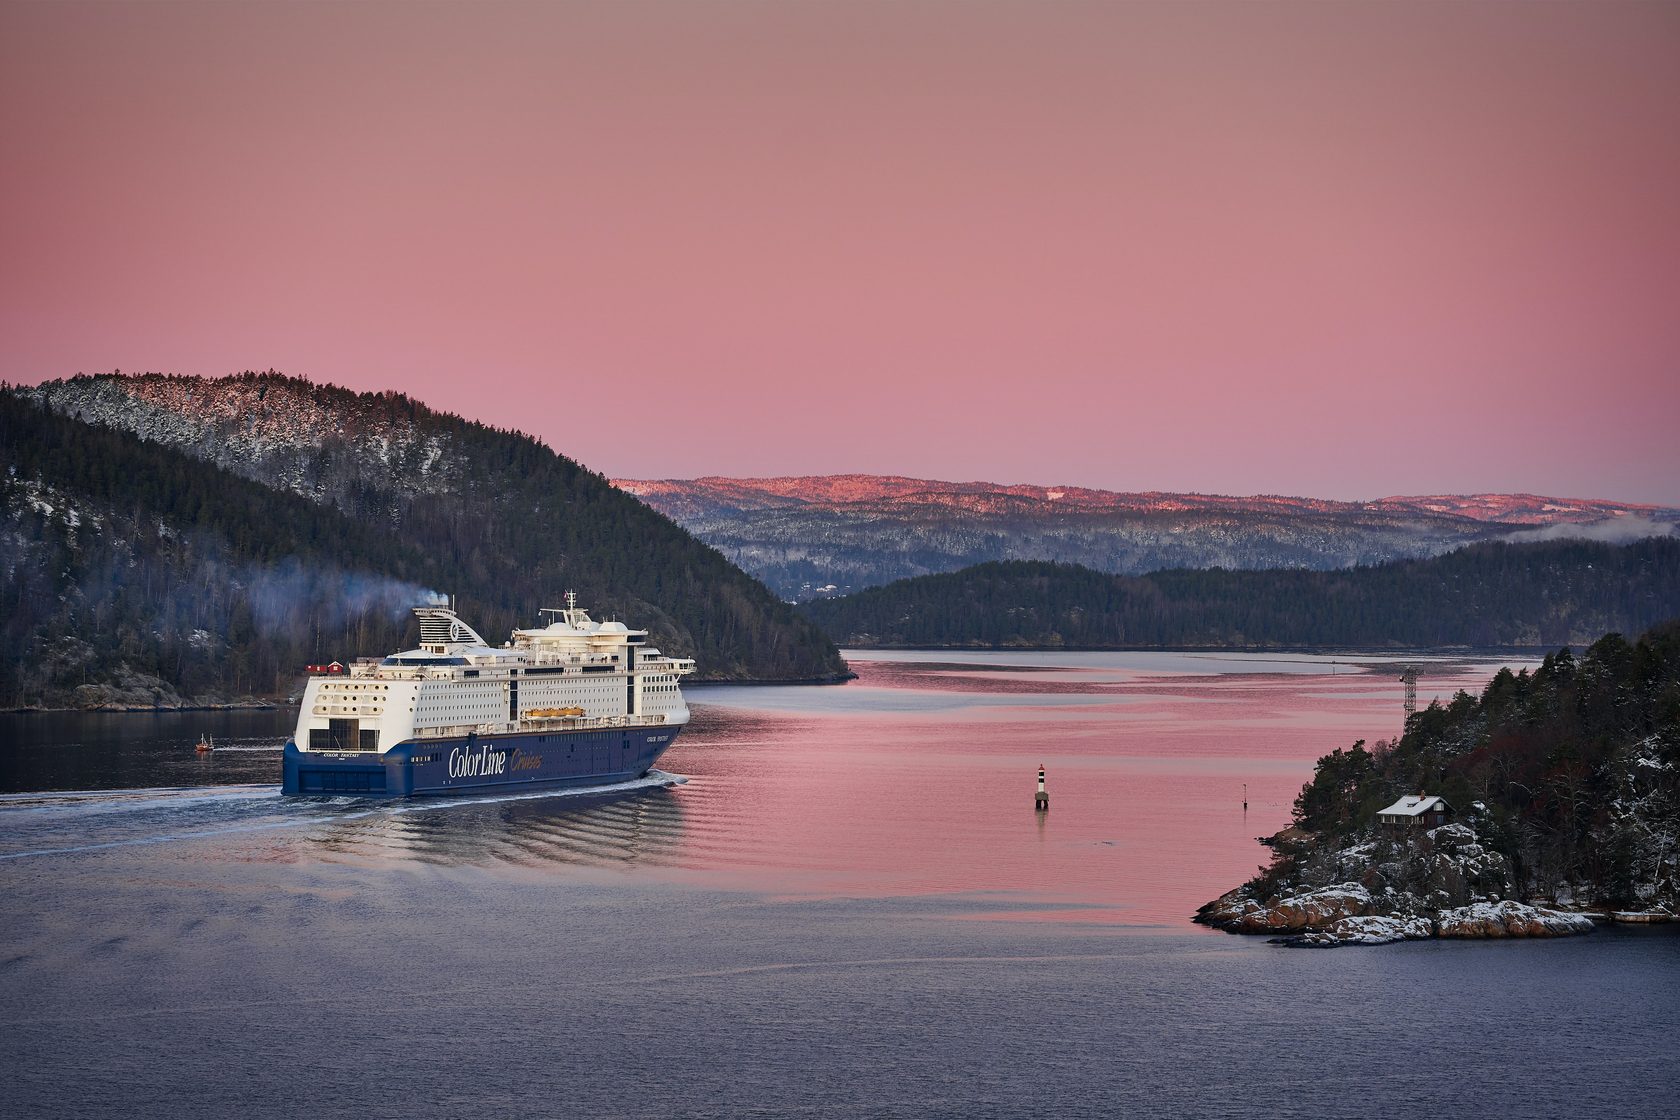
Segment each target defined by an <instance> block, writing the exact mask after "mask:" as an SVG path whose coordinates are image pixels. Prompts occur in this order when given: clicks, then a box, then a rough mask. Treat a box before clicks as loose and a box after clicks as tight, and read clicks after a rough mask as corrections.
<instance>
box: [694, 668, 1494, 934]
mask: <svg viewBox="0 0 1680 1120" xmlns="http://www.w3.org/2000/svg"><path fill="white" fill-rule="evenodd" d="M898 656H900V657H901V656H902V655H898ZM927 656H928V662H929V663H930V664H921V665H918V664H916V663H913V662H911V663H907V662H905V661H902V660H898V659H896V658H895V660H893V661H890V662H889V661H865V660H859V661H854V663H853V668H854V670H856V671H857V672H858V675H859V679H858V680H857V681H855V682H852V683H851V684H848V685H846V686H843V687H840V688H833V689H810V688H805V689H779V688H778V689H720V690H699V691H697V693H696V695H695V698H694V705H695V711H696V718H695V721H694V725H693V726H692V727H691V728H690V730H689V733H688V734H687V735H685V736H684V737H683V738H682V739H681V740H679V742H678V745H677V746H676V747H675V748H674V749H673V750H672V751H671V753H670V754H669V755H668V756H667V759H666V762H665V763H662V765H664V766H665V767H666V768H668V769H672V770H675V771H678V772H681V773H684V774H687V775H690V777H691V778H692V781H691V783H690V784H689V785H688V786H687V787H685V788H684V789H683V790H682V792H681V795H680V799H681V802H682V805H683V822H684V823H683V842H682V851H681V853H680V858H679V861H678V862H679V863H680V864H681V865H682V866H683V867H685V868H688V869H691V870H694V871H700V872H705V873H727V874H728V875H729V876H730V877H731V878H735V879H737V880H744V881H745V882H746V883H748V884H750V885H752V886H754V887H756V888H759V889H764V890H770V891H774V892H781V893H789V894H799V895H805V894H820V895H834V896H853V895H858V896H904V895H931V896H950V897H951V900H952V902H953V903H954V904H955V903H956V902H958V901H959V900H966V899H973V900H980V901H986V902H991V903H1002V904H1003V906H1004V909H1005V912H1009V911H1010V910H1013V911H1014V912H1016V913H1019V914H1021V915H1030V916H1034V917H1046V916H1049V917H1063V918H1067V919H1071V920H1078V921H1100V922H1121V923H1128V924H1142V925H1166V926H1170V927H1172V928H1175V929H1177V928H1183V926H1184V924H1185V922H1186V920H1187V918H1188V916H1189V915H1190V914H1191V913H1192V912H1193V911H1194V910H1195V908H1196V907H1197V906H1199V905H1200V904H1201V903H1203V902H1205V901H1207V900H1208V899H1210V898H1212V897H1214V896H1216V895H1217V894H1219V893H1221V892H1222V891H1224V890H1226V889H1228V888H1229V887H1231V886H1234V885H1236V884H1237V883H1239V882H1241V881H1242V880H1243V879H1245V878H1246V877H1247V876H1248V875H1250V874H1252V873H1253V871H1254V870H1255V868H1256V867H1257V866H1259V865H1260V863H1261V862H1263V861H1264V860H1265V859H1266V857H1267V854H1268V853H1267V851H1266V850H1265V849H1264V848H1262V847H1261V846H1260V845H1259V844H1257V843H1256V842H1255V838H1256V837H1258V836H1261V835H1265V834H1268V833H1271V832H1274V831H1276V830H1278V829H1279V828H1282V827H1283V826H1284V825H1285V824H1286V823H1287V821H1288V818H1289V810H1290V806H1291V804H1292V802H1293V800H1294V797H1295V794H1296V793H1297V791H1298V790H1299V789H1300V786H1301V783H1302V782H1303V781H1304V780H1305V779H1306V778H1307V777H1308V776H1309V775H1310V774H1311V770H1312V764H1313V762H1314V760H1316V759H1317V758H1318V757H1319V756H1320V755H1323V754H1325V753H1326V752H1328V751H1330V750H1332V749H1333V748H1336V747H1346V746H1348V745H1349V744H1351V743H1352V742H1353V741H1354V740H1356V739H1367V740H1376V739H1379V738H1385V737H1391V736H1393V735H1395V734H1396V733H1398V732H1399V730H1400V727H1401V717H1402V710H1401V693H1400V687H1399V685H1398V683H1397V682H1395V681H1394V679H1393V678H1394V673H1392V672H1390V671H1389V670H1388V667H1387V666H1384V665H1379V666H1377V667H1375V668H1374V669H1372V670H1370V671H1368V672H1365V671H1357V670H1350V669H1349V668H1348V667H1347V666H1346V665H1345V664H1344V665H1338V666H1335V667H1334V668H1335V672H1333V673H1332V672H1331V671H1329V670H1330V669H1331V666H1330V665H1329V664H1328V662H1327V661H1326V662H1325V663H1324V664H1323V665H1322V666H1311V665H1309V666H1306V667H1305V669H1303V667H1302V666H1301V665H1299V664H1292V665H1289V666H1288V667H1287V668H1286V669H1284V671H1276V672H1268V671H1265V668H1266V667H1265V666H1264V665H1261V664H1254V663H1249V664H1242V665H1240V666H1236V667H1231V666H1228V665H1221V664H1219V663H1217V662H1213V661H1210V662H1208V663H1207V666H1206V668H1207V669H1208V670H1209V671H1208V672H1206V673H1204V674H1203V675H1193V674H1190V673H1185V672H1175V673H1169V674H1162V673H1160V672H1158V671H1154V670H1153V669H1152V668H1151V667H1150V666H1149V665H1148V664H1147V657H1146V655H1138V657H1139V658H1140V659H1142V662H1143V663H1142V664H1141V667H1138V668H1129V667H1127V666H1126V665H1125V664H1123V663H1122V662H1123V661H1124V658H1125V657H1126V656H1127V655H1110V657H1109V662H1110V663H1108V664H1104V665H1090V664H1080V663H1078V662H1079V660H1080V655H1067V656H1066V658H1065V659H1058V658H1056V657H1054V656H1048V655H1036V654H1032V655H1021V660H1022V662H1023V666H1022V668H1024V669H1026V670H1027V671H1020V670H1019V669H1012V668H1007V667H1000V666H999V665H997V664H987V665H984V666H976V667H965V666H960V665H952V664H950V663H949V661H948V660H947V661H940V659H939V655H935V654H930V655H927ZM1502 663H1503V662H1498V663H1495V662H1474V661H1459V662H1438V663H1434V664H1431V665H1430V666H1429V667H1428V668H1427V669H1426V671H1425V674H1424V680H1423V682H1422V685H1421V686H1420V696H1421V697H1422V698H1423V699H1424V701H1425V702H1427V700H1428V698H1429V697H1430V696H1433V695H1437V694H1438V695H1440V696H1442V697H1443V698H1445V697H1447V696H1450V695H1451V693H1452V692H1453V691H1454V690H1455V689H1457V688H1459V687H1465V688H1469V689H1472V690H1477V689H1479V688H1480V687H1481V686H1482V684H1484V683H1485V681H1486V680H1487V679H1488V677H1490V676H1491V675H1492V674H1493V672H1495V671H1496V669H1497V667H1498V664H1502ZM1319 669H1323V670H1324V671H1318V670H1319ZM1040 764H1043V765H1044V766H1045V767H1046V768H1047V769H1048V773H1049V789H1050V795H1051V808H1050V812H1049V813H1048V814H1037V813H1035V812H1034V810H1033V797H1032V794H1033V784H1034V778H1035V776H1036V769H1037V767H1038V766H1039V765H1040ZM1244 783H1247V786H1248V801H1249V804H1248V809H1247V811H1246V812H1245V811H1244V809H1243V806H1242V800H1243V785H1244ZM987 912H988V913H994V912H995V911H991V910H988V911H987Z"/></svg>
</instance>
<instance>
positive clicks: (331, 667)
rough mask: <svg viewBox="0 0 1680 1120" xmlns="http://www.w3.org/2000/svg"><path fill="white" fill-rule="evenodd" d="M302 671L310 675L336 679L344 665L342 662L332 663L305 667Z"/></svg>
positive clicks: (342, 670)
mask: <svg viewBox="0 0 1680 1120" xmlns="http://www.w3.org/2000/svg"><path fill="white" fill-rule="evenodd" d="M304 669H306V670H307V671H308V672H310V673H316V674H325V675H327V676H329V677H336V676H339V675H340V674H342V673H343V672H344V663H343V662H342V661H332V662H329V663H327V664H325V665H305V666H304Z"/></svg>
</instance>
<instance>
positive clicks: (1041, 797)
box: [1033, 766, 1050, 813]
mask: <svg viewBox="0 0 1680 1120" xmlns="http://www.w3.org/2000/svg"><path fill="white" fill-rule="evenodd" d="M1033 809H1034V810H1036V811H1037V812H1040V813H1047V812H1049V811H1050V795H1049V794H1048V793H1046V792H1044V767H1042V766H1040V767H1039V768H1038V793H1036V794H1034V795H1033Z"/></svg>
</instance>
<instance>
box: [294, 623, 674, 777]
mask: <svg viewBox="0 0 1680 1120" xmlns="http://www.w3.org/2000/svg"><path fill="white" fill-rule="evenodd" d="M414 613H415V614H417V615H419V616H420V646H419V648H418V649H411V650H406V651H404V652H402V653H394V654H392V655H391V656H389V657H386V658H383V659H379V658H366V659H363V660H360V661H358V662H356V663H354V664H352V665H350V666H348V667H347V669H346V670H345V671H343V672H332V673H327V674H323V675H319V676H311V677H310V678H309V684H308V686H307V687H305V689H304V691H303V701H302V708H301V710H300V711H299V713H298V723H297V732H296V734H295V735H294V736H293V737H292V739H291V740H290V741H288V742H287V743H286V753H285V763H284V771H283V773H284V777H283V783H282V790H283V792H285V793H289V794H306V795H328V796H331V795H343V794H349V795H355V796H366V797H409V796H418V795H438V794H459V793H472V792H479V791H516V790H523V789H543V788H550V787H556V788H557V787H564V786H590V785H608V784H611V783H614V782H623V781H629V780H631V779H634V778H638V777H641V776H642V775H644V774H646V773H647V772H648V770H649V769H651V768H652V766H653V764H654V761H655V760H656V759H657V758H658V757H659V756H660V754H661V753H663V752H664V750H665V749H666V748H667V747H669V746H670V745H671V741H672V740H673V739H675V738H676V737H677V733H678V732H679V731H681V730H682V728H683V725H684V724H686V723H687V722H688V705H687V703H685V702H684V700H683V697H682V691H681V689H680V688H679V687H678V685H679V682H680V681H681V679H682V678H683V677H685V676H687V675H688V674H689V673H692V672H694V662H693V661H692V660H690V659H689V658H685V657H667V656H665V655H664V654H662V653H660V652H659V651H658V650H657V649H654V648H653V647H651V646H649V645H648V644H647V631H646V630H631V629H630V628H628V627H626V626H625V625H624V624H623V623H621V622H596V621H594V620H592V619H591V618H590V617H589V614H588V612H586V611H584V610H581V609H579V608H578V605H577V596H576V595H574V594H572V593H570V592H567V594H566V607H565V609H564V610H553V611H544V612H543V613H544V614H547V615H550V616H554V617H553V618H552V621H550V622H549V624H548V625H546V626H542V627H539V628H536V629H531V630H515V631H514V632H513V637H512V640H510V641H509V642H507V643H506V644H504V645H502V646H501V647H499V648H498V647H495V646H491V645H490V644H489V643H487V642H486V641H485V640H484V639H483V638H481V637H479V636H478V634H477V633H476V632H475V631H474V630H473V629H472V627H470V626H468V625H467V624H466V623H465V622H463V621H461V619H460V617H459V616H458V615H456V613H455V611H454V610H453V609H452V608H449V607H417V608H415V611H414ZM334 668H335V669H337V668H339V667H338V666H334Z"/></svg>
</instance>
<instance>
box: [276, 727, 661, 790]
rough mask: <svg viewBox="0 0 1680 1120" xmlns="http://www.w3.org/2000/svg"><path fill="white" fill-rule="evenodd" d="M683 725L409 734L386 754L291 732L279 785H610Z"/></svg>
mask: <svg viewBox="0 0 1680 1120" xmlns="http://www.w3.org/2000/svg"><path fill="white" fill-rule="evenodd" d="M681 730H682V727H681V726H680V725H677V726H668V727H614V728H607V729H593V730H588V731H542V732H537V731H532V732H522V733H519V734H507V735H468V736H466V737H464V738H460V739H427V740H425V741H424V742H420V741H416V740H412V739H411V740H409V741H407V742H404V743H399V744H398V745H397V746H395V747H392V748H391V749H390V750H388V751H386V752H385V753H383V754H371V753H370V754H358V753H356V752H346V753H343V754H317V753H314V752H311V751H301V750H299V749H298V747H297V743H296V742H295V741H291V740H288V741H287V743H286V753H285V759H284V764H283V770H282V773H283V777H282V780H281V787H280V788H281V792H282V793H288V794H303V795H305V796H323V797H336V796H342V795H345V794H349V795H353V796H358V797H428V796H430V797H435V796H441V795H452V794H463V793H480V792H486V791H489V792H516V791H519V790H527V789H564V788H567V787H571V786H597V785H611V784H613V783H614V782H627V781H631V780H633V779H635V778H639V777H641V776H642V775H643V774H646V773H647V772H648V771H649V770H650V769H652V768H653V764H654V762H655V761H656V760H657V759H658V758H659V756H660V755H661V754H664V753H665V749H666V748H667V747H669V746H670V745H671V741H672V740H673V739H675V738H676V737H677V733H678V732H679V731H681Z"/></svg>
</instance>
